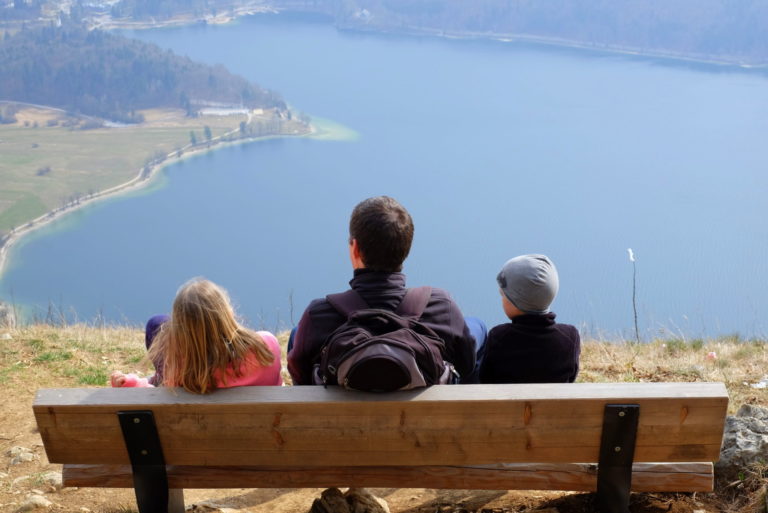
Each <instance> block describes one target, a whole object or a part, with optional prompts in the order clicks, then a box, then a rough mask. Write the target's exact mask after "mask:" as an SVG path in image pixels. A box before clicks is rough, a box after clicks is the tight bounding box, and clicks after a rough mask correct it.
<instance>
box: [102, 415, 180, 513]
mask: <svg viewBox="0 0 768 513" xmlns="http://www.w3.org/2000/svg"><path fill="white" fill-rule="evenodd" d="M117 418H118V421H119V422H120V428H121V429H122V431H123V439H124V440H125V447H126V449H127V450H128V456H129V458H130V460H131V467H132V469H133V488H134V491H135V492H136V503H137V504H138V506H139V513H183V512H184V491H183V490H181V489H173V490H171V489H169V488H168V473H167V472H166V469H165V459H164V458H163V449H162V446H161V444H160V437H159V436H158V434H157V427H156V426H155V417H154V415H153V414H152V412H151V411H145V410H134V411H120V412H118V413H117Z"/></svg>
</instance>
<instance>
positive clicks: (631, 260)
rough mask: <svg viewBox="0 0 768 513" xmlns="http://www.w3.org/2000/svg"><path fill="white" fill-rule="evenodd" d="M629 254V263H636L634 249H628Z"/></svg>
mask: <svg viewBox="0 0 768 513" xmlns="http://www.w3.org/2000/svg"><path fill="white" fill-rule="evenodd" d="M627 253H629V261H630V262H634V261H635V254H634V253H633V252H632V248H627Z"/></svg>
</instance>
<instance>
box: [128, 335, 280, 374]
mask: <svg viewBox="0 0 768 513" xmlns="http://www.w3.org/2000/svg"><path fill="white" fill-rule="evenodd" d="M257 333H258V334H259V336H261V339H262V340H263V341H264V343H265V344H267V347H268V348H269V350H270V351H271V352H272V354H273V355H274V357H275V359H274V360H273V361H272V363H271V364H269V365H268V366H266V367H265V366H264V365H262V364H261V363H259V360H258V359H257V358H256V355H255V354H253V353H248V355H247V356H246V357H245V360H244V361H243V362H242V363H241V364H240V369H239V370H240V376H239V377H238V376H236V375H235V371H234V369H228V370H227V372H226V373H224V375H223V376H222V373H221V372H218V371H217V372H215V373H214V378H215V379H216V387H217V388H231V387H244V386H280V385H282V384H283V378H282V376H280V368H281V365H280V344H279V343H278V341H277V337H275V336H274V335H273V334H272V333H270V332H268V331H258V332H257ZM125 377H126V379H125V383H124V384H123V387H151V386H152V385H151V384H150V383H149V381H148V380H147V379H146V378H139V377H138V376H136V375H135V374H126V376H125ZM225 378H226V379H225Z"/></svg>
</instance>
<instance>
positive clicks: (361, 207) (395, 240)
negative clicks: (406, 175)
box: [349, 196, 413, 272]
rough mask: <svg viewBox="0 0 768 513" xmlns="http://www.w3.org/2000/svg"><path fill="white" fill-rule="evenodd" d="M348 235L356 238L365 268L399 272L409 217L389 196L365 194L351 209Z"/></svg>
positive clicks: (410, 222) (407, 243) (408, 237)
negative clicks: (366, 196) (367, 195)
mask: <svg viewBox="0 0 768 513" xmlns="http://www.w3.org/2000/svg"><path fill="white" fill-rule="evenodd" d="M349 237H350V242H351V239H355V240H356V241H357V247H358V248H359V249H360V255H361V257H362V259H363V263H364V264H365V267H366V269H372V270H374V271H387V272H399V271H401V270H402V269H403V262H404V261H405V259H406V257H407V256H408V253H409V252H410V251H411V242H412V241H413V220H412V219H411V215H410V214H409V213H408V211H407V210H406V209H405V207H403V206H402V205H401V204H400V203H398V202H397V201H395V200H394V199H393V198H390V197H389V196H376V197H375V198H368V199H366V200H363V201H361V202H360V203H358V204H357V206H356V207H355V209H354V210H353V211H352V217H351V218H350V220H349Z"/></svg>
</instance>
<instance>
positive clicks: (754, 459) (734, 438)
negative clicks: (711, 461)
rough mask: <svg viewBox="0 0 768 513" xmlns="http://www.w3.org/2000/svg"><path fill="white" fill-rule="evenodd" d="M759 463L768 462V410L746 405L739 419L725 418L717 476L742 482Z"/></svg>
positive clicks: (737, 416) (739, 412)
mask: <svg viewBox="0 0 768 513" xmlns="http://www.w3.org/2000/svg"><path fill="white" fill-rule="evenodd" d="M759 463H768V409H766V408H760V407H757V406H752V405H749V404H745V405H743V406H742V407H741V408H739V411H738V412H737V413H736V415H735V416H728V418H726V419H725V432H724V434H723V446H722V449H721V451H720V461H718V462H717V463H716V464H715V475H716V476H717V477H718V479H726V480H735V479H739V478H740V476H741V475H742V474H743V472H744V471H745V470H746V469H748V468H749V467H750V466H752V465H754V464H759Z"/></svg>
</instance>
